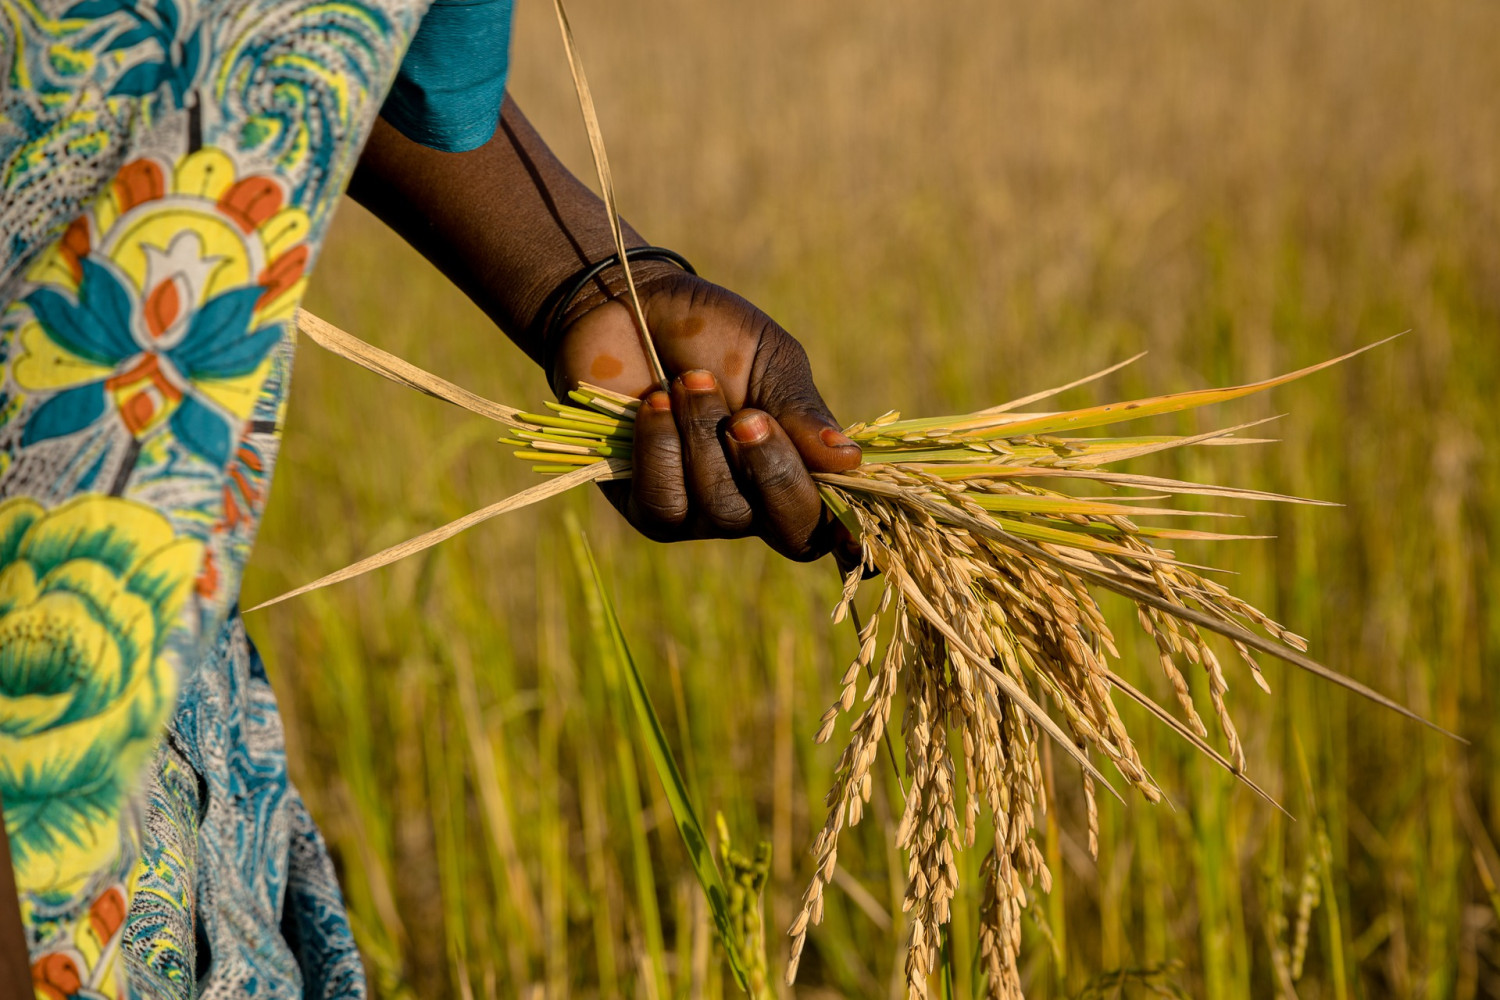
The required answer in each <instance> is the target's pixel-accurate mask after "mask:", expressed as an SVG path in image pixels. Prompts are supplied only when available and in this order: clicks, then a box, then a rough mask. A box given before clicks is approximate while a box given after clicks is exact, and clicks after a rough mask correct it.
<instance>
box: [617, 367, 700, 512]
mask: <svg viewBox="0 0 1500 1000" xmlns="http://www.w3.org/2000/svg"><path fill="white" fill-rule="evenodd" d="M671 407H672V401H671V399H670V398H669V397H668V396H667V394H666V393H664V392H661V391H657V392H653V393H652V394H651V395H649V396H647V397H646V399H645V402H644V403H643V404H642V405H641V407H640V408H639V409H638V410H636V415H635V443H634V447H633V449H632V454H631V465H632V471H631V478H630V499H629V501H628V506H627V509H626V511H625V513H626V515H627V516H628V517H629V518H630V521H631V523H632V524H634V525H635V526H636V527H638V528H640V529H641V531H642V532H643V533H644V534H645V535H646V536H647V537H649V538H656V539H662V540H664V539H666V538H668V537H670V536H672V535H673V534H674V533H676V532H677V531H678V530H679V529H681V527H682V526H683V524H684V523H685V522H686V521H687V519H688V495H687V488H686V486H685V485H684V479H683V471H682V438H681V437H680V436H679V435H678V433H677V421H676V420H675V419H674V418H673V416H672V408H671Z"/></svg>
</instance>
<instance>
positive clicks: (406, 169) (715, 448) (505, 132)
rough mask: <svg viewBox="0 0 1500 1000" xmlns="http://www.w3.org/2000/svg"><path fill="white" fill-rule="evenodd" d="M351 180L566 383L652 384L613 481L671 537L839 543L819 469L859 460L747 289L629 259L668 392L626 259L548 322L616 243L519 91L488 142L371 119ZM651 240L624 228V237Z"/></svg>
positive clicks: (622, 501) (802, 554)
mask: <svg viewBox="0 0 1500 1000" xmlns="http://www.w3.org/2000/svg"><path fill="white" fill-rule="evenodd" d="M349 190H350V194H351V195H353V196H354V198H355V199H356V200H358V201H360V202H361V203H362V204H364V205H365V206H366V207H367V208H369V209H370V210H371V211H373V212H374V213H375V214H376V215H378V216H379V217H380V218H381V219H383V220H384V221H385V222H386V223H387V224H389V225H390V226H391V227H392V228H393V229H395V230H396V231H397V232H398V233H400V234H401V236H402V237H404V238H405V239H406V240H407V241H408V242H410V243H411V244H412V245H413V246H414V247H416V248H417V249H418V250H419V251H421V252H422V254H423V255H424V256H426V257H427V258H428V259H429V260H431V261H432V262H433V263H434V264H436V265H437V267H438V268H439V269H441V270H442V271H443V273H444V274H446V275H447V276H448V277H449V278H450V279H451V280H452V281H453V282H454V283H455V284H456V285H458V287H459V288H461V289H462V290H463V291H464V292H465V293H466V294H467V295H468V296H469V297H470V298H471V299H473V300H474V301H475V302H476V303H477V304H478V305H479V306H480V307H481V308H483V309H484V310H485V312H486V313H487V314H488V315H489V316H490V317H491V318H492V319H493V320H494V321H495V322H496V324H498V325H499V326H500V328H501V329H502V330H504V331H505V332H506V333H507V334H508V335H509V336H510V337H511V339H512V340H514V341H515V342H516V343H517V344H518V345H519V346H520V347H521V348H522V349H523V350H524V351H526V353H527V354H528V355H530V356H531V358H532V359H533V360H536V361H539V362H540V361H541V360H542V358H543V357H548V356H550V357H551V358H553V359H554V360H553V371H551V372H549V373H548V376H549V378H550V379H551V382H552V385H553V388H554V389H555V390H556V391H557V392H558V393H559V395H561V394H563V393H564V392H566V390H567V389H568V388H570V387H571V386H573V385H575V384H577V383H578V382H579V381H589V382H594V383H596V384H599V385H603V386H606V387H608V388H611V389H616V390H619V391H622V392H627V393H630V394H632V395H646V394H648V393H649V395H646V400H647V405H646V406H643V407H642V409H641V413H640V415H639V417H638V418H637V422H636V447H635V470H634V476H633V478H632V480H631V481H630V483H629V484H611V485H612V487H613V489H612V490H611V491H610V492H611V499H613V500H614V501H615V503H616V504H617V506H619V507H620V509H621V510H622V512H623V513H624V514H625V515H626V516H627V518H629V519H630V521H631V523H632V524H634V525H635V526H636V527H637V528H639V529H640V530H641V531H642V532H643V533H645V534H647V535H648V536H650V537H652V538H657V539H660V540H675V539H681V538H705V537H737V536H741V535H746V534H760V535H761V536H762V537H764V538H765V539H766V540H767V541H768V542H769V543H770V544H771V545H772V546H773V547H774V548H776V549H777V550H778V551H781V552H783V553H785V554H787V555H789V556H792V557H794V558H811V557H814V556H816V555H820V554H821V553H822V552H823V551H826V549H827V547H828V539H827V534H828V533H827V521H826V518H825V515H824V511H823V508H822V503H821V501H820V500H819V498H818V494H817V490H816V487H815V485H814V483H813V481H812V479H811V477H810V475H809V470H812V471H830V472H832V471H842V470H845V469H849V468H852V467H854V466H856V465H858V464H859V457H860V456H859V449H858V447H857V446H856V445H854V444H853V443H852V442H849V441H848V439H847V438H845V437H844V436H843V435H842V434H840V433H839V430H838V423H837V421H835V420H834V418H833V416H832V414H830V413H829V412H828V409H827V407H826V406H825V405H824V403H823V400H822V398H821V396H820V395H819V394H818V390H817V388H816V386H814V384H813V382H812V377H811V372H810V371H809V369H808V365H807V358H806V354H805V353H804V352H803V350H802V347H801V345H800V344H798V343H797V342H796V341H795V340H794V339H793V338H792V337H791V336H790V335H789V334H787V333H786V331H784V330H782V329H781V327H780V326H778V325H777V324H776V323H775V322H774V321H773V320H771V319H770V318H769V317H768V316H766V315H765V314H764V313H762V312H760V311H759V310H758V309H756V308H755V307H754V306H752V305H750V304H749V303H748V302H746V301H745V300H743V299H741V298H739V297H738V296H736V295H734V294H733V293H731V292H728V291H727V290H725V289H723V288H720V287H718V286H716V285H713V284H711V283H709V282H707V281H704V280H702V279H701V278H696V277H694V276H692V275H688V274H685V273H684V272H681V271H679V270H677V269H676V268H675V267H672V266H671V265H669V264H663V263H660V262H655V261H640V262H638V263H636V264H634V265H633V266H632V271H633V272H634V273H635V275H636V282H637V288H638V289H639V291H640V294H641V298H642V306H643V308H644V310H645V312H646V317H647V322H648V323H649V325H650V327H651V329H652V333H653V336H654V338H655V340H656V344H657V348H658V351H659V352H660V354H661V358H662V363H663V365H664V366H665V368H666V369H667V372H668V375H669V376H671V377H672V379H673V382H672V388H671V392H670V393H664V392H659V391H656V392H653V391H652V389H653V386H652V383H651V377H650V374H649V372H648V370H647V366H646V360H645V358H644V357H643V356H642V355H641V350H640V346H639V341H638V337H637V334H636V331H635V328H634V324H633V322H632V321H631V319H630V315H629V313H628V311H627V309H626V308H625V306H624V305H622V304H621V303H620V302H619V301H618V295H619V294H620V293H621V291H622V289H623V275H622V274H621V273H620V272H619V269H613V270H611V271H609V272H606V273H605V274H604V275H602V276H601V279H600V281H599V282H596V283H595V286H594V287H593V288H591V289H590V290H589V291H588V292H586V293H585V294H583V295H580V296H579V297H578V299H576V300H575V301H574V302H572V303H571V304H569V306H568V310H567V313H566V315H565V316H563V317H562V319H563V322H562V324H561V330H562V332H561V334H560V336H559V341H558V343H556V344H552V345H544V344H543V343H542V331H543V330H544V329H545V327H546V325H547V324H548V321H549V319H550V314H551V311H552V308H553V307H554V306H555V305H556V301H555V298H556V294H557V289H558V288H559V286H561V285H564V284H565V283H566V282H567V280H568V278H569V277H570V276H572V275H574V274H576V273H577V272H578V271H579V270H580V269H582V268H583V267H584V266H586V265H587V264H588V263H589V262H592V261H596V260H599V259H601V258H603V257H606V256H608V255H609V254H610V253H611V252H612V251H613V244H612V241H611V239H610V235H609V228H608V223H607V220H606V218H605V214H604V206H603V205H602V203H601V202H600V201H599V199H598V198H597V197H595V196H594V194H593V193H592V192H590V191H589V190H588V188H587V187H585V186H584V185H583V184H582V183H581V182H580V181H579V180H578V179H577V178H576V177H574V176H573V175H572V174H570V173H569V172H568V171H567V169H566V168H565V167H563V165H562V164H561V163H560V162H559V161H558V160H557V158H556V157H555V156H553V155H552V153H551V151H550V150H549V149H548V148H547V147H546V145H545V143H543V142H542V140H541V138H540V136H538V135H537V133H536V132H535V130H533V129H532V128H531V126H530V124H529V123H528V122H527V121H526V118H525V116H524V115H522V114H521V112H520V109H519V108H517V107H516V106H515V104H514V103H513V102H512V101H511V100H510V99H509V98H507V99H506V101H505V105H504V108H503V112H502V116H501V123H500V127H499V128H498V129H496V131H495V135H494V137H493V138H492V139H491V140H490V141H489V142H488V143H486V144H484V145H482V146H480V147H479V148H477V149H474V150H472V151H469V152H465V153H443V152H438V151H436V150H432V149H428V148H427V147H425V146H422V145H420V144H418V143H415V142H412V141H411V140H409V139H407V138H405V137H404V136H403V135H401V133H400V132H398V131H397V130H396V129H395V128H393V127H391V126H390V125H389V124H387V123H385V122H383V121H381V122H377V123H376V127H375V130H374V132H373V133H372V135H371V138H370V141H369V143H368V145H367V146H366V147H365V151H364V154H363V156H362V158H361V160H360V164H359V167H358V169H357V170H356V172H355V175H354V180H353V182H352V183H351V185H350V189H349ZM644 242H645V241H644V240H642V239H641V238H640V236H639V234H637V233H636V232H635V231H634V230H632V229H629V228H628V227H627V230H626V244H627V246H639V245H642V244H643V243H644Z"/></svg>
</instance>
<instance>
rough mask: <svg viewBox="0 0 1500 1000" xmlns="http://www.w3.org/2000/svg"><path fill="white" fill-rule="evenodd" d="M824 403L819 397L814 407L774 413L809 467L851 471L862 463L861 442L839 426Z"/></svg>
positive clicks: (826, 470) (816, 470) (829, 470)
mask: <svg viewBox="0 0 1500 1000" xmlns="http://www.w3.org/2000/svg"><path fill="white" fill-rule="evenodd" d="M822 403H823V401H822V400H821V399H819V400H818V401H817V405H816V406H815V407H796V408H792V409H787V410H784V411H782V412H781V413H772V416H774V417H775V418H776V422H777V423H779V424H780V425H781V429H782V430H784V431H786V436H787V437H789V438H791V441H792V444H794V445H796V446H797V452H798V454H800V455H801V456H802V461H803V462H804V463H805V464H806V465H807V467H808V469H810V470H811V471H813V472H848V471H849V470H850V469H853V468H856V467H858V465H859V463H860V460H861V458H862V455H861V453H860V450H859V445H857V444H855V443H854V442H853V441H851V440H849V438H847V437H846V436H845V435H844V432H843V431H841V430H839V425H838V421H836V420H834V419H833V414H831V413H829V412H828V408H827V407H826V406H823V405H822Z"/></svg>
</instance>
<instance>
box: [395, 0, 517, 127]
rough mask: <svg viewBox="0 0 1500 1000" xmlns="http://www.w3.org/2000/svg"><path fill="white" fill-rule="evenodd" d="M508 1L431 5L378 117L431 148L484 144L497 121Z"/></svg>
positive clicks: (453, 0)
mask: <svg viewBox="0 0 1500 1000" xmlns="http://www.w3.org/2000/svg"><path fill="white" fill-rule="evenodd" d="M514 10H515V3H514V0H434V3H433V4H432V6H431V7H429V8H428V10H427V15H426V16H425V17H424V18H422V24H421V26H420V27H419V28H418V29H417V34H416V37H414V38H413V39H412V42H411V47H410V48H408V49H407V50H406V58H405V59H404V60H402V62H401V69H400V71H399V72H398V73H397V74H396V82H395V84H394V85H393V86H392V87H391V92H390V94H389V96H387V97H386V101H385V106H384V107H382V108H381V109H380V114H381V116H382V117H384V118H385V120H386V121H388V122H390V123H391V124H392V125H394V126H395V127H396V128H397V129H398V130H399V131H400V132H401V134H402V135H404V136H406V137H407V138H408V139H410V140H412V141H413V142H419V143H421V144H422V145H424V146H427V147H429V148H431V149H438V150H442V151H443V152H446V153H461V152H464V151H465V150H469V149H474V148H476V147H478V146H482V145H484V144H485V143H486V142H488V141H489V140H490V136H492V135H494V134H495V126H496V125H498V124H499V122H500V102H501V101H502V100H503V99H504V98H505V78H506V74H507V72H508V70H509V68H510V25H511V16H512V14H513V13H514Z"/></svg>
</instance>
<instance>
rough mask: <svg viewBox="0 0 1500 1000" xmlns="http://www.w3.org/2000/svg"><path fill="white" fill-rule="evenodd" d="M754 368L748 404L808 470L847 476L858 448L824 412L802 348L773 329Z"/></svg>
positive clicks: (857, 457) (857, 456)
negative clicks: (777, 429) (771, 422)
mask: <svg viewBox="0 0 1500 1000" xmlns="http://www.w3.org/2000/svg"><path fill="white" fill-rule="evenodd" d="M755 366H756V370H755V373H754V377H753V379H752V385H753V387H754V388H753V391H752V394H751V402H750V405H753V406H757V407H759V408H761V409H763V410H765V411H766V412H767V413H769V414H770V415H771V416H772V417H773V418H774V419H775V421H776V422H777V423H779V424H780V425H781V426H782V428H783V429H785V431H786V435H787V438H788V439H789V440H790V441H791V442H792V444H793V446H795V447H796V449H797V453H798V454H799V455H801V456H802V461H803V462H804V463H806V465H807V468H809V469H811V470H812V471H813V472H847V471H848V470H850V469H853V468H855V467H856V466H858V465H859V463H860V457H861V456H860V450H859V445H857V444H855V443H854V442H853V441H851V440H849V438H847V437H845V436H844V433H843V432H842V431H840V430H839V423H838V421H837V420H835V419H834V417H833V414H832V413H830V412H828V406H827V405H826V404H825V403H824V402H823V396H822V395H821V394H820V393H819V392H818V387H817V386H816V385H814V384H813V378H812V370H811V368H810V367H809V366H808V364H807V352H806V351H804V350H803V349H802V345H801V344H799V343H797V341H796V340H794V339H792V337H791V335H790V334H788V333H786V332H785V331H783V330H781V329H780V328H779V327H775V326H773V327H772V328H771V329H769V330H767V331H766V333H765V334H764V335H763V337H762V339H761V346H760V349H759V351H757V353H756V359H755Z"/></svg>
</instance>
